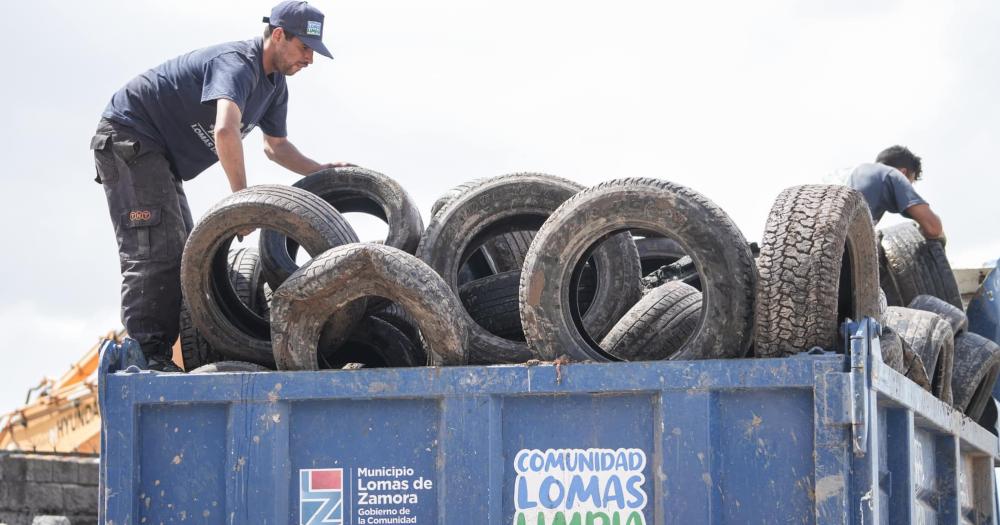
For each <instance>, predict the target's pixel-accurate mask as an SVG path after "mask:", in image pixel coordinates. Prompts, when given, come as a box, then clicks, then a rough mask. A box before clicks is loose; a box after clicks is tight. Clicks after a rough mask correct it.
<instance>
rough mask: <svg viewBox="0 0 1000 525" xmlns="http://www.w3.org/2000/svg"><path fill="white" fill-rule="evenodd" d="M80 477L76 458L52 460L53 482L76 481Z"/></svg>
mask: <svg viewBox="0 0 1000 525" xmlns="http://www.w3.org/2000/svg"><path fill="white" fill-rule="evenodd" d="M79 478H80V464H79V462H77V461H76V460H73V459H66V460H60V461H53V462H52V482H53V483H76V482H77V480H78V479H79Z"/></svg>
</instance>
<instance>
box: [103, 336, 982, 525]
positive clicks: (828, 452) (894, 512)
mask: <svg viewBox="0 0 1000 525" xmlns="http://www.w3.org/2000/svg"><path fill="white" fill-rule="evenodd" d="M869 330H870V327H862V328H861V329H859V334H860V335H855V337H853V338H852V348H853V349H854V350H853V352H852V354H851V355H850V356H847V357H845V356H844V355H835V354H826V355H803V356H799V357H794V358H787V359H757V360H736V361H701V362H653V363H612V364H575V365H569V366H558V367H557V366H551V365H545V366H503V367H461V368H459V367H456V368H424V369H382V370H357V371H336V372H298V373H267V374H212V375H203V376H182V375H153V374H148V373H111V374H102V378H101V381H102V383H101V394H102V398H101V399H102V408H103V410H104V414H103V415H104V425H105V427H104V433H103V446H104V456H103V457H104V458H105V462H104V463H103V464H102V482H103V484H104V485H103V489H104V490H103V491H102V512H103V516H104V518H105V519H106V522H107V523H112V524H124V523H129V524H131V523H192V522H193V523H220V524H221V523H227V524H228V523H246V524H286V523H344V524H357V525H376V524H389V523H418V524H421V523H422V524H432V523H446V524H480V523H483V524H487V523H488V524H495V523H496V524H500V523H503V524H513V525H519V524H520V523H524V524H525V525H540V524H541V523H544V524H545V525H551V524H553V523H564V524H567V525H569V524H573V523H578V524H579V525H588V524H595V525H631V524H634V523H643V524H645V523H655V524H663V523H684V524H690V523H712V524H737V523H805V524H813V523H815V524H824V525H825V524H832V523H838V524H839V523H843V524H855V523H856V524H860V523H866V524H868V523H915V522H922V523H996V511H995V500H994V497H993V487H994V478H993V474H992V472H993V471H992V468H991V467H992V464H993V462H994V460H995V458H996V457H997V442H996V438H995V436H993V435H992V434H989V433H988V432H986V431H985V430H984V429H982V428H981V427H979V426H978V425H976V424H974V423H972V422H971V421H969V420H967V419H965V418H963V417H962V416H961V415H960V414H958V413H957V412H955V411H953V410H951V409H950V408H949V407H947V406H945V405H944V404H942V403H940V402H939V401H938V400H936V399H934V398H933V397H932V396H931V395H930V394H929V393H927V392H924V391H923V390H920V389H919V388H918V387H916V386H915V385H913V384H912V383H910V382H909V381H908V380H906V379H905V378H903V377H902V376H900V375H899V374H897V373H896V372H894V371H892V370H890V369H888V368H887V367H884V366H883V365H881V362H880V360H879V359H878V356H877V350H875V351H874V352H875V353H874V356H869V347H868V344H869V341H870V340H871V338H870V335H871V334H870V333H869ZM874 348H877V347H873V348H872V350H874ZM111 361H112V360H111V359H105V360H103V361H102V366H106V367H107V368H105V371H110V370H112V369H113V368H114V367H113V366H112V365H111V364H110V362H111ZM324 518H328V519H327V520H326V521H324ZM338 519H339V520H340V521H338ZM574 519H578V520H579V521H574ZM560 520H561V521H560Z"/></svg>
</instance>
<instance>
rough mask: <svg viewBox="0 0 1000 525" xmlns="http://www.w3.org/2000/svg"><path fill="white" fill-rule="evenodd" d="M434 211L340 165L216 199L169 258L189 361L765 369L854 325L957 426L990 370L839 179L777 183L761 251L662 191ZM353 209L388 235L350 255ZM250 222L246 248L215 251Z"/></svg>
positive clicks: (993, 350)
mask: <svg viewBox="0 0 1000 525" xmlns="http://www.w3.org/2000/svg"><path fill="white" fill-rule="evenodd" d="M431 211H432V218H431V220H430V222H429V224H428V225H427V227H426V228H424V225H423V221H422V219H421V217H420V214H419V212H418V210H417V206H416V205H415V203H414V202H413V200H412V199H411V198H410V196H409V195H408V194H407V193H406V191H405V190H404V189H403V188H402V187H401V186H400V185H399V184H398V183H397V182H396V181H394V180H392V179H390V178H389V177H386V176H385V175H382V174H379V173H376V172H374V171H370V170H366V169H363V168H355V167H351V168H334V169H330V170H324V171H321V172H318V173H316V174H313V175H310V176H308V177H304V178H303V179H301V180H300V181H298V182H297V183H296V184H295V185H293V186H291V187H288V186H255V187H252V188H249V189H246V190H243V191H241V192H238V193H235V194H233V195H231V196H229V197H227V198H226V199H224V200H223V201H221V202H219V203H218V204H217V205H216V206H214V207H213V208H212V209H211V210H209V212H208V213H206V215H205V216H204V217H203V218H202V220H201V221H200V222H199V224H198V225H197V226H196V227H195V229H194V231H192V233H191V235H190V237H189V239H188V242H187V246H186V247H185V251H184V256H183V261H182V269H181V280H182V288H183V291H184V297H185V304H184V309H183V312H182V319H181V324H182V349H183V353H184V360H185V365H186V368H188V369H193V368H196V367H200V366H202V365H208V368H206V369H205V370H248V369H274V368H277V369H281V370H314V369H337V368H345V367H347V368H357V367H385V366H389V367H393V366H420V365H426V364H431V365H460V364H494V363H521V362H526V361H529V360H534V359H541V360H556V359H565V360H570V361H587V360H591V361H632V360H661V359H720V358H741V357H751V356H756V357H779V356H787V355H791V354H795V353H799V352H803V351H809V350H813V349H815V348H816V347H819V348H822V349H825V350H830V351H838V350H840V349H842V348H843V341H841V340H839V337H840V335H839V325H840V323H841V322H843V320H844V319H845V318H852V319H860V318H861V317H864V316H869V317H873V318H876V319H880V320H881V321H882V323H883V324H884V325H885V326H886V330H885V331H884V333H883V335H882V336H881V340H880V342H881V343H882V347H883V350H882V352H883V355H884V359H885V361H886V362H887V363H888V364H889V365H890V366H892V367H893V368H895V369H897V370H899V371H900V372H901V373H904V374H906V375H907V376H908V377H910V378H911V379H914V380H915V381H917V382H918V383H919V384H921V385H922V386H924V387H925V388H927V389H928V390H930V391H932V392H933V393H934V394H935V395H938V396H939V397H941V399H943V400H945V401H947V402H949V403H952V404H953V405H954V406H955V407H957V408H959V409H961V410H964V411H966V412H967V413H969V414H970V415H973V416H974V417H978V413H981V412H982V409H983V407H984V406H985V405H986V399H988V397H989V390H990V389H989V388H987V387H984V386H983V385H986V384H987V383H989V385H992V381H993V380H995V379H996V375H997V372H998V371H1000V348H998V347H997V346H996V345H995V344H993V343H992V342H991V341H987V340H985V339H983V338H980V337H978V336H975V335H974V334H968V333H966V332H965V331H964V329H963V328H962V327H963V326H964V324H963V321H962V320H963V319H964V314H963V313H962V311H961V301H960V299H958V300H957V303H956V302H955V301H956V298H957V297H958V292H957V285H955V282H954V276H953V275H952V274H951V270H950V267H948V262H947V259H946V258H945V257H944V251H943V247H942V246H941V245H940V243H936V242H931V241H925V240H924V239H923V237H922V236H920V234H919V232H917V231H916V230H915V229H914V228H913V227H912V225H909V224H904V225H901V226H897V227H893V228H889V229H886V230H884V231H882V232H876V231H875V229H874V228H873V226H872V221H871V215H870V212H869V211H868V207H867V205H866V204H865V203H864V199H863V198H862V197H861V195H860V194H859V193H857V192H855V191H853V190H850V189H848V188H845V187H840V186H827V185H812V186H798V187H794V188H789V189H787V190H785V191H784V192H782V194H781V195H780V196H779V197H778V199H777V201H776V202H775V204H774V207H773V209H772V211H771V214H770V217H769V218H768V221H767V226H766V230H765V233H764V236H763V239H762V241H761V243H760V247H759V249H758V247H757V246H756V245H753V244H750V243H748V242H747V241H746V239H745V238H744V237H743V235H742V234H741V233H740V230H739V229H738V228H737V227H736V225H735V224H734V223H733V221H732V220H731V219H730V218H729V216H728V215H726V213H725V212H724V211H723V210H722V209H721V208H719V207H718V206H717V205H716V204H714V203H713V202H712V201H711V200H709V199H708V198H706V197H704V196H703V195H701V194H699V193H697V192H695V191H693V190H691V189H689V188H686V187H684V186H681V185H679V184H675V183H672V182H669V181H664V180H659V179H649V178H629V179H619V180H613V181H608V182H604V183H601V184H598V185H596V186H593V187H590V188H585V187H583V186H581V185H579V184H577V183H575V182H572V181H569V180H566V179H562V178H559V177H554V176H551V175H543V174H537V173H519V174H513V175H504V176H499V177H492V178H485V179H479V180H474V181H471V182H469V183H466V184H463V185H460V186H458V187H456V188H454V189H452V190H450V191H448V192H447V193H446V194H445V195H443V196H442V197H441V198H440V199H438V201H437V202H435V203H434V205H433V207H432V209H431ZM351 212H355V213H358V212H360V213H365V214H369V215H373V216H375V217H377V218H379V219H381V220H383V221H384V222H385V223H386V224H387V225H388V235H387V237H386V239H385V240H384V241H382V242H378V243H359V242H358V238H357V235H356V234H355V232H354V230H353V229H352V228H351V226H350V225H349V224H348V223H347V221H346V220H345V219H344V217H343V215H342V213H351ZM251 227H252V228H258V229H260V230H261V231H262V233H261V236H260V243H259V246H258V248H257V249H256V250H254V249H252V248H239V249H234V250H232V251H230V244H231V242H232V239H233V238H234V236H235V235H236V233H237V232H239V231H244V230H246V229H247V228H251ZM879 238H880V242H879ZM879 244H881V247H882V248H881V249H880V248H879ZM300 248H301V249H302V250H304V251H305V252H306V253H307V255H308V257H311V258H309V259H308V260H305V261H304V262H302V264H301V265H298V264H297V263H296V260H297V259H296V256H297V254H298V252H299V250H300ZM304 259H305V258H304V257H299V259H298V260H300V261H302V260H304ZM880 263H881V269H882V271H881V272H880ZM880 283H881V286H882V288H884V289H885V292H884V294H880V291H879V290H880ZM903 304H905V305H907V306H908V307H909V308H901V305H903ZM890 305H891V306H890ZM946 306H950V307H951V308H945V307H946ZM840 351H842V350H840ZM232 361H240V362H244V363H250V364H236V363H232ZM921 374H922V375H921ZM984 396H985V397H984ZM977 412H978V413H977Z"/></svg>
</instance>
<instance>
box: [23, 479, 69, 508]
mask: <svg viewBox="0 0 1000 525" xmlns="http://www.w3.org/2000/svg"><path fill="white" fill-rule="evenodd" d="M62 492H63V491H62V486H61V485H56V484H54V483H31V482H28V483H25V497H26V498H27V503H28V507H29V508H30V509H31V510H33V511H35V512H36V513H38V514H42V513H47V514H52V513H58V512H60V511H61V510H62V504H63V495H62Z"/></svg>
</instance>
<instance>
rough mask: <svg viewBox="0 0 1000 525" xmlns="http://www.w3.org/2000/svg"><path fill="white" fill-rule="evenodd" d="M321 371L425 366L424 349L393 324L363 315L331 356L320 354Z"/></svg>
mask: <svg viewBox="0 0 1000 525" xmlns="http://www.w3.org/2000/svg"><path fill="white" fill-rule="evenodd" d="M319 359H320V363H319V366H320V368H322V369H341V368H344V367H345V366H347V365H348V364H351V363H357V364H362V365H364V367H365V368H385V367H412V366H423V365H425V364H427V355H426V354H424V352H423V348H422V347H420V346H418V345H416V344H414V342H413V341H412V340H411V339H410V338H409V337H408V336H407V335H406V334H405V333H403V331H402V330H400V329H399V328H396V327H395V326H393V324H392V323H390V322H389V321H386V320H384V319H381V318H379V317H375V316H373V315H369V316H366V317H365V318H364V319H363V320H362V321H361V322H360V323H358V326H357V327H356V328H355V329H354V332H352V333H351V335H350V336H349V337H348V338H347V341H345V342H344V344H343V345H340V346H339V347H338V348H337V349H336V350H334V351H333V352H330V353H323V352H320V355H319Z"/></svg>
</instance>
